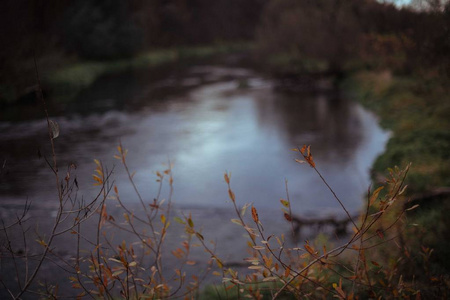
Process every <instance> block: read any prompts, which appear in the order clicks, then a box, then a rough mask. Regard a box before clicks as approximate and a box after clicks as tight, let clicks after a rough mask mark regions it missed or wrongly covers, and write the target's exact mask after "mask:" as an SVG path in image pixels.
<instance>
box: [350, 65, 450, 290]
mask: <svg viewBox="0 0 450 300" xmlns="http://www.w3.org/2000/svg"><path fill="white" fill-rule="evenodd" d="M343 89H344V90H345V91H346V92H347V93H348V95H349V96H350V97H352V98H353V99H355V100H356V101H359V102H361V103H362V104H363V105H364V106H366V107H367V108H369V109H370V110H372V111H374V112H375V113H376V114H377V115H378V116H379V118H380V122H381V125H382V126H383V127H384V128H386V129H388V130H390V131H391V132H392V137H391V139H390V140H389V142H388V144H387V147H386V151H385V152H384V153H383V154H382V155H381V156H380V157H378V159H377V160H376V162H375V164H374V166H373V174H372V176H373V179H374V181H375V182H377V181H379V180H380V179H381V178H384V176H385V175H386V174H387V173H388V169H389V168H392V167H394V166H396V165H397V166H400V167H404V166H406V165H407V164H408V163H412V165H411V169H410V171H409V173H408V176H407V178H406V183H407V184H408V192H407V196H406V199H405V200H408V199H412V200H413V201H414V203H412V204H410V205H409V206H412V205H414V204H419V205H420V206H419V208H418V209H417V210H415V211H414V213H413V214H410V215H409V216H408V217H409V219H408V223H409V224H418V225H419V226H412V227H406V228H404V230H405V231H404V238H405V243H406V244H408V247H409V249H410V253H412V255H413V259H412V260H411V262H412V263H411V264H410V265H409V267H410V269H411V272H412V274H416V273H418V272H417V269H415V268H417V266H418V265H421V266H423V265H424V263H425V262H424V257H425V256H423V255H422V254H423V249H424V248H423V247H428V248H430V249H433V251H434V252H433V253H430V254H431V256H430V258H429V260H428V262H427V263H431V265H430V266H429V268H430V270H429V272H431V273H433V276H434V277H435V278H440V277H439V276H444V277H445V274H447V272H448V270H450V263H449V261H450V250H449V249H450V243H449V242H448V240H447V239H446V238H445V237H446V236H448V234H449V233H450V222H449V219H448V216H447V213H446V212H447V211H448V209H450V197H449V196H448V195H445V193H444V194H441V195H438V194H437V196H433V193H434V194H436V191H439V190H442V189H443V188H446V187H449V186H450V120H449V119H448V116H449V115H450V85H449V84H448V78H446V77H443V76H438V75H437V74H435V73H432V72H428V73H416V74H414V75H410V76H395V75H393V74H392V73H391V72H390V71H378V72H369V71H359V72H355V73H353V74H352V75H351V76H349V78H348V79H347V80H346V81H345V82H344V83H343ZM422 275H423V274H422ZM447 280H448V278H447ZM430 284H432V283H431V282H430Z"/></svg>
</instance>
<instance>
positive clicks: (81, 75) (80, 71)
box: [43, 44, 251, 101]
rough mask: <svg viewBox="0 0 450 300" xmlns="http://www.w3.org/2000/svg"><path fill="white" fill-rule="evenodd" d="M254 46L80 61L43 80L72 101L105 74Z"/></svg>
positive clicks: (61, 97) (63, 98)
mask: <svg viewBox="0 0 450 300" xmlns="http://www.w3.org/2000/svg"><path fill="white" fill-rule="evenodd" d="M250 47H251V45H249V44H223V45H213V46H198V47H178V48H168V49H159V50H154V51H148V52H144V53H141V54H140V55H137V56H136V57H133V58H130V59H122V60H113V61H79V62H75V63H72V64H68V65H66V66H64V67H62V68H60V69H58V70H56V71H55V72H52V73H50V74H48V75H47V76H46V77H45V78H44V79H43V81H44V83H45V86H46V87H47V88H49V89H50V90H51V91H52V93H53V95H54V96H55V97H56V98H57V100H58V101H70V100H71V99H72V98H73V97H74V96H75V95H76V94H77V93H78V92H79V91H80V90H82V89H84V88H87V87H89V86H90V85H91V84H92V83H93V82H94V81H95V80H97V79H98V78H99V77H100V76H102V75H105V74H112V73H118V72H122V71H126V70H129V69H143V68H150V67H157V66H161V65H164V64H169V63H175V62H181V61H185V60H186V61H187V60H192V59H201V58H207V57H211V56H213V55H219V54H226V53H233V52H236V51H245V50H248V49H249V48H250Z"/></svg>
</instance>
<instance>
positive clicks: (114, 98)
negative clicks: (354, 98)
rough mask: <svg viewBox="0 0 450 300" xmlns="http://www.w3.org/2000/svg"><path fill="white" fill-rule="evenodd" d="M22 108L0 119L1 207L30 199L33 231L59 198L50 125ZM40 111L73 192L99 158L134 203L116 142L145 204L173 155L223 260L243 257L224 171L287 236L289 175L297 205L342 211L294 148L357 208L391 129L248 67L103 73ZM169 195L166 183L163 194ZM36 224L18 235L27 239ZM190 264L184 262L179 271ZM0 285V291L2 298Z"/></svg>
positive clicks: (82, 193)
mask: <svg viewBox="0 0 450 300" xmlns="http://www.w3.org/2000/svg"><path fill="white" fill-rule="evenodd" d="M23 111H24V112H26V113H27V116H26V117H24V116H23V115H22V117H21V118H19V120H17V118H16V120H15V121H6V118H5V119H4V120H1V121H0V145H1V147H0V159H1V162H2V168H1V175H0V216H1V217H2V219H4V220H6V223H8V221H11V219H14V218H15V215H16V214H17V213H18V212H20V209H21V208H22V207H23V205H24V203H25V202H26V201H31V203H32V206H31V209H30V211H29V213H28V216H29V221H28V224H29V225H31V226H30V228H36V226H35V225H36V224H38V226H39V227H38V228H36V231H37V232H43V233H44V234H45V233H46V232H47V233H48V232H49V230H50V228H51V226H52V224H53V218H52V217H54V216H55V215H56V210H57V207H58V200H57V191H56V188H55V180H54V176H53V174H52V171H51V169H50V168H49V167H48V165H47V163H46V160H45V157H46V158H47V159H48V160H51V152H50V149H49V142H48V137H47V127H46V126H47V123H46V121H45V120H44V119H43V118H42V117H36V115H42V113H41V112H40V111H41V108H39V107H34V108H33V107H31V108H30V107H28V108H27V109H24V110H23ZM49 111H50V114H51V119H52V120H53V121H56V122H57V123H58V124H59V127H60V136H59V137H57V138H56V139H55V140H54V141H55V150H56V154H57V158H58V165H59V170H60V172H61V174H65V170H66V168H67V166H68V165H69V164H74V165H76V166H77V168H76V170H74V173H73V174H72V178H73V176H76V178H77V182H78V186H79V190H78V192H77V195H78V199H84V200H85V201H89V200H92V199H93V198H94V197H95V195H97V193H98V190H99V187H98V186H94V180H93V178H92V174H93V173H94V169H95V163H94V159H98V160H100V161H101V162H102V164H103V165H104V166H105V167H106V168H107V169H108V170H112V172H113V173H112V177H111V178H112V180H113V181H114V183H115V184H116V185H117V187H118V189H119V192H120V196H121V199H122V201H123V202H124V203H125V204H126V205H127V206H129V207H131V210H134V211H136V212H139V210H140V208H139V201H138V198H137V196H136V193H135V192H134V191H133V188H132V186H131V185H130V184H129V182H128V180H127V176H126V174H125V172H124V169H123V166H122V165H121V164H120V162H119V161H118V160H117V159H115V158H113V156H114V155H115V154H117V149H116V147H117V145H118V144H119V142H121V143H122V145H123V147H124V148H126V149H128V155H127V161H128V166H129V168H130V170H131V171H132V172H135V175H134V181H135V183H136V185H137V187H138V189H139V191H140V193H141V194H142V195H143V198H144V201H146V202H151V201H152V199H153V198H154V197H156V194H157V191H158V183H157V182H156V179H157V177H156V172H157V171H163V170H164V169H166V168H167V165H168V163H169V161H170V163H171V164H173V168H172V172H173V178H174V193H173V198H172V201H173V204H174V206H173V207H174V208H175V212H174V214H178V215H179V216H182V215H183V214H188V213H191V214H192V217H193V219H194V220H195V222H196V226H200V227H201V228H203V229H202V233H203V235H204V236H205V239H215V241H216V243H217V254H218V255H219V256H220V257H222V258H223V259H225V261H228V262H230V261H231V262H233V261H237V262H241V261H242V258H243V257H242V255H244V256H245V255H246V254H245V253H246V243H245V239H242V237H241V234H237V233H239V232H240V233H242V229H241V228H239V226H237V225H235V224H233V223H231V222H230V219H231V218H236V216H235V215H234V213H233V208H232V204H231V203H230V201H229V199H228V192H227V186H226V184H225V182H224V178H223V174H224V172H229V173H231V185H232V188H233V190H234V192H235V194H236V199H237V203H238V204H239V205H240V206H242V205H243V204H244V203H253V204H254V206H255V207H257V208H258V212H259V214H260V217H261V219H262V222H263V223H264V224H265V226H266V232H267V235H269V234H272V233H276V234H280V233H285V232H289V230H290V226H289V224H288V223H286V221H285V220H283V214H282V212H281V204H280V202H279V200H280V199H281V198H286V197H287V195H286V187H285V181H286V180H287V182H288V190H289V198H290V200H291V203H292V210H293V213H294V214H296V215H299V216H318V217H324V216H330V215H333V216H341V217H342V216H343V215H344V213H343V211H342V209H341V207H340V205H339V204H338V203H337V201H336V200H335V199H334V197H333V196H332V194H331V193H330V191H329V190H328V189H327V188H326V186H325V185H324V184H323V183H322V182H321V179H320V178H319V176H318V175H317V174H316V173H315V172H314V170H313V169H312V168H310V167H309V166H308V165H306V164H301V165H300V164H298V163H296V162H295V161H294V159H295V158H299V157H298V153H296V152H293V151H292V150H291V149H292V148H294V147H296V146H301V145H303V144H311V149H312V153H313V156H314V160H315V162H316V166H317V169H318V170H319V171H320V172H321V173H322V174H323V176H324V177H325V179H326V180H327V182H328V184H329V185H330V186H331V187H332V188H333V190H334V191H335V192H336V194H337V195H338V197H339V198H340V199H341V201H342V202H343V203H344V205H345V206H346V207H347V209H348V210H349V212H350V213H351V214H355V213H357V212H358V211H359V210H360V209H361V208H362V207H363V197H364V194H366V191H367V188H368V187H369V185H370V180H369V171H370V167H371V165H372V163H373V161H374V159H375V158H376V157H377V155H379V154H380V153H381V152H382V151H383V149H384V147H385V144H386V142H387V139H388V137H389V134H388V133H387V132H385V131H383V130H382V129H381V128H380V127H379V126H378V123H377V119H376V117H375V116H374V115H373V114H372V113H370V112H368V111H366V110H365V109H363V108H362V107H361V106H360V105H358V104H356V103H353V102H351V101H348V100H346V99H345V98H342V97H339V95H338V94H336V93H332V92H326V93H314V94H311V93H288V92H282V91H278V90H277V89H276V84H275V82H274V81H273V80H272V79H270V78H266V77H264V76H262V75H260V74H258V73H255V72H253V71H251V70H248V69H240V68H229V67H219V66H197V67H191V68H188V69H182V70H175V71H170V72H162V73H161V74H159V73H157V72H156V74H155V70H147V71H143V70H142V71H132V72H131V71H130V72H125V73H122V74H116V75H111V76H105V77H103V78H100V79H99V80H98V81H97V82H95V83H94V85H93V86H92V87H90V88H89V89H87V90H85V91H83V92H82V93H80V95H78V97H77V99H75V101H74V102H71V103H70V104H59V105H56V104H52V103H51V101H49ZM3 113H5V112H3ZM3 115H4V114H3ZM30 116H31V118H29V117H30ZM167 195H168V187H167V182H164V188H163V190H162V196H161V198H164V197H167ZM108 201H113V200H108ZM108 203H109V202H108ZM108 207H109V210H110V211H109V212H110V213H112V214H115V216H116V218H118V217H120V216H121V213H120V210H119V211H117V208H114V204H112V205H109V206H108ZM115 209H116V211H115ZM94 222H95V221H94ZM86 224H87V225H86V227H87V228H88V230H87V232H86V231H85V232H86V234H87V235H89V233H90V232H89V231H93V232H95V230H90V229H89V226H91V227H94V226H95V224H90V225H89V222H87V223H86ZM175 225H176V224H175ZM175 225H172V226H171V228H172V229H173V232H172V231H171V232H172V233H171V235H169V237H168V239H167V249H169V248H170V249H175V248H176V247H178V246H177V245H178V244H179V242H180V237H181V236H183V229H182V227H176V226H175ZM141 229H142V230H146V229H145V228H141ZM18 230H19V231H14V229H13V231H12V232H11V233H10V237H12V240H13V244H14V243H16V245H17V246H15V247H16V249H20V248H21V247H22V248H23V245H21V237H22V235H21V232H20V228H19V229H18ZM33 232H34V231H33V230H30V231H28V232H27V234H28V235H30V237H29V238H30V241H33V240H34V239H35V236H34V233H33ZM91 233H92V232H91ZM113 234H117V236H118V238H117V240H118V242H119V243H120V242H121V241H122V239H123V240H129V239H130V236H129V234H128V233H127V232H118V233H113ZM3 239H4V236H3ZM128 242H133V240H129V241H128ZM74 243H75V244H74ZM30 244H32V245H29V246H28V247H29V249H28V250H26V252H27V253H34V252H39V251H41V249H40V248H39V245H38V244H37V243H35V244H33V243H30ZM74 245H76V241H75V240H74V235H70V234H67V235H62V236H58V238H57V239H55V242H54V244H53V247H54V249H53V250H52V251H53V252H55V253H58V255H59V256H58V257H60V258H62V259H63V260H65V261H71V259H72V258H73V257H74V255H75V248H76V247H75V248H74ZM85 246H86V247H88V248H89V247H90V245H88V244H87V245H85ZM191 259H193V260H194V261H197V262H202V261H203V262H204V261H205V260H207V259H208V258H207V257H206V258H205V255H204V253H203V252H202V251H200V252H199V253H193V254H192V257H191ZM165 261H166V262H167V264H166V267H167V268H168V269H171V270H174V269H175V268H176V267H175V266H176V264H177V263H178V262H177V261H176V260H174V258H173V257H172V256H171V255H170V253H169V252H167V256H165ZM244 269H245V268H244ZM199 270H200V269H199V268H198V267H196V266H193V268H192V269H191V271H188V273H189V272H191V273H190V274H198V272H199ZM1 271H2V273H3V272H5V273H4V274H6V273H11V272H14V267H13V264H8V262H6V260H5V264H4V266H3V267H2V270H1ZM55 272H60V269H59V268H58V267H56V266H55V265H53V264H51V263H45V264H44V265H43V266H42V273H41V274H40V275H39V279H40V280H41V281H45V280H48V281H49V282H54V281H55V280H56V281H57V282H58V283H59V284H60V289H61V291H63V293H64V294H67V295H72V294H73V293H74V292H76V291H74V290H73V289H71V284H70V283H68V280H67V277H68V276H69V275H67V276H59V277H58V278H56V279H55V277H54V274H55ZM11 274H12V273H11ZM5 278H6V277H5ZM8 278H9V277H8ZM9 279H10V280H11V281H10V282H8V280H9ZM9 279H8V280H7V282H6V283H7V285H11V286H12V288H13V290H14V289H15V288H14V286H15V283H14V279H13V278H9ZM16 288H17V287H16ZM3 292H5V291H0V296H5V295H6V292H5V293H3ZM31 298H32V297H31Z"/></svg>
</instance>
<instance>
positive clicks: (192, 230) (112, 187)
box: [0, 93, 432, 299]
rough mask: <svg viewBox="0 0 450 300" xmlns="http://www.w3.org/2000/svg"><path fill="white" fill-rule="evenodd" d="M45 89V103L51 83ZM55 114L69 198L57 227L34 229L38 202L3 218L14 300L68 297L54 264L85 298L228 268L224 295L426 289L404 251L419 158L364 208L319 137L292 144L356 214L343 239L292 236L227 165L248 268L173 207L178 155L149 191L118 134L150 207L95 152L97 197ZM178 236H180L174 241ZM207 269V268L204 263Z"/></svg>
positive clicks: (288, 213)
mask: <svg viewBox="0 0 450 300" xmlns="http://www.w3.org/2000/svg"><path fill="white" fill-rule="evenodd" d="M40 96H41V99H42V101H43V104H44V107H45V101H44V98H43V97H42V93H41V95H40ZM45 113H46V118H47V122H48V134H49V141H50V144H51V159H47V157H44V159H46V161H47V162H48V165H49V167H50V168H51V170H52V172H53V174H54V177H55V189H56V191H57V203H58V209H57V213H56V216H55V217H54V223H53V227H52V228H51V229H50V231H49V232H48V233H46V234H43V233H39V232H38V233H37V234H36V235H31V234H29V232H28V230H27V229H26V228H25V226H26V225H25V224H26V223H27V222H29V220H27V213H28V210H29V205H28V204H27V205H26V206H25V208H24V210H23V213H22V214H21V215H19V216H17V219H16V220H15V222H13V223H11V224H7V223H5V222H2V225H1V228H0V230H1V231H2V233H3V234H2V236H3V240H4V242H3V243H2V246H1V256H2V261H6V262H7V263H8V264H9V266H12V267H11V269H12V270H13V273H14V276H15V277H16V282H15V283H14V284H13V286H11V284H10V283H9V282H6V281H4V280H3V279H2V278H1V279H0V284H1V285H2V286H3V288H4V289H5V290H6V291H7V293H8V294H9V295H10V296H11V298H13V299H19V298H22V297H23V296H24V295H25V294H26V293H27V294H30V293H31V294H33V293H34V294H39V295H43V296H45V297H51V298H57V297H58V296H59V293H58V286H57V285H55V284H51V283H47V284H42V285H41V287H40V288H39V287H36V279H37V278H38V274H39V273H40V272H41V271H42V266H43V265H44V264H46V263H54V264H56V265H57V266H58V268H61V269H62V270H63V271H64V272H65V274H67V277H68V281H70V282H71V285H72V288H73V290H74V291H75V292H76V293H75V294H76V295H77V297H78V298H83V297H90V298H94V299H97V298H102V299H103V298H105V299H116V298H124V299H147V298H149V299H169V298H170V299H172V298H176V297H178V298H187V299H196V298H199V297H200V298H201V297H202V293H201V287H202V284H203V282H204V281H206V280H208V279H210V278H209V277H211V276H215V277H216V278H217V277H220V278H221V284H220V285H218V286H216V287H215V288H214V289H215V291H216V293H217V295H218V297H222V296H221V295H224V296H223V297H225V298H241V297H245V298H253V299H263V298H264V297H270V298H272V299H280V298H289V297H291V298H326V297H337V298H340V299H357V298H360V299H363V298H368V297H370V298H379V297H382V298H383V297H386V298H391V297H403V298H405V297H420V295H421V286H420V285H418V284H417V283H416V282H415V281H414V278H410V276H408V274H405V275H404V274H403V273H402V271H403V269H402V263H404V261H402V259H401V258H402V257H403V256H405V255H406V256H408V255H409V254H410V252H409V251H408V245H407V244H406V241H405V239H404V234H405V230H406V228H407V227H408V220H407V218H406V214H407V212H408V211H409V210H412V209H414V208H416V207H417V205H413V206H410V205H408V203H407V201H406V200H405V199H406V198H405V197H404V192H405V189H406V186H405V185H404V180H405V177H406V175H407V173H408V170H409V166H407V167H406V168H404V169H399V168H394V169H392V170H390V174H389V178H387V180H386V182H385V184H384V185H383V186H380V187H377V188H376V189H374V190H373V191H372V190H371V189H369V191H368V193H367V199H366V205H365V210H364V212H362V213H361V215H360V216H359V217H355V216H352V215H350V213H349V212H348V210H347V208H346V207H345V205H344V203H343V201H341V199H340V198H339V196H338V195H337V194H336V193H335V192H334V190H333V189H332V187H331V186H330V185H329V184H328V183H327V181H326V179H325V178H324V177H323V176H322V174H321V173H320V171H319V170H318V167H317V166H316V163H315V161H314V158H313V155H312V153H311V147H310V146H306V145H304V146H302V147H297V148H295V149H293V150H294V151H296V152H297V153H298V154H299V155H300V158H299V159H296V162H297V163H300V164H305V165H307V166H309V167H310V168H311V169H312V170H313V171H314V172H315V173H317V176H319V177H320V179H321V180H322V182H323V183H324V185H325V187H326V188H327V189H329V191H330V195H331V197H334V199H335V200H336V201H337V203H338V204H339V205H340V206H341V208H342V210H343V213H344V214H345V215H346V218H347V221H346V224H347V223H348V224H349V226H350V227H351V232H352V233H351V234H349V235H348V236H347V238H346V239H344V240H343V239H339V240H338V242H340V245H337V246H332V245H331V244H329V243H321V242H320V241H309V240H306V241H304V243H302V244H299V245H294V246H292V243H290V242H289V240H288V239H289V237H286V236H285V235H284V234H282V235H280V236H277V235H274V234H272V233H270V228H265V227H264V226H263V223H264V220H263V219H261V218H260V216H259V214H258V210H257V207H256V206H255V204H252V203H239V201H238V198H237V196H236V195H235V193H234V191H233V189H232V185H231V175H230V174H229V173H225V174H224V180H225V183H226V186H227V189H228V197H229V199H230V202H231V204H232V209H233V210H234V213H235V215H236V217H235V218H233V219H232V220H231V222H233V223H235V224H237V225H239V226H240V227H241V228H242V230H243V231H244V232H245V234H246V236H247V238H246V240H243V241H242V242H243V243H246V244H247V246H248V253H247V256H246V257H245V258H244V260H243V263H242V266H244V267H245V268H244V270H242V268H241V269H236V268H233V267H231V266H230V265H229V264H227V262H226V261H225V260H224V259H223V258H221V257H219V255H218V254H217V251H216V247H217V245H216V244H215V243H212V242H210V237H208V236H205V234H204V233H202V230H201V228H199V227H198V226H196V225H195V220H193V218H192V216H191V215H190V214H188V213H181V215H180V214H178V215H174V213H173V211H172V210H173V207H172V193H173V184H174V181H173V175H172V164H171V162H170V161H169V162H168V164H167V166H166V168H165V169H164V170H163V171H162V172H156V181H157V183H158V189H157V191H156V194H155V197H154V198H153V199H152V200H148V196H143V195H141V192H140V190H139V187H138V186H137V185H136V184H135V181H134V173H133V172H132V171H131V170H130V169H129V167H128V164H127V154H128V152H127V150H126V149H124V148H123V146H122V144H119V146H118V147H117V154H116V155H115V158H116V159H117V161H118V162H119V163H120V165H121V168H123V170H124V172H125V173H126V175H127V177H128V181H129V184H130V185H131V187H132V189H133V190H134V196H135V197H136V199H137V202H138V204H139V209H137V210H136V209H133V208H130V207H129V206H128V205H127V204H126V203H127V201H125V200H123V199H122V196H121V192H120V189H121V186H120V184H122V183H120V184H116V183H115V182H114V180H113V179H112V174H113V171H116V170H118V169H119V167H114V168H111V169H108V168H107V166H105V165H104V164H103V163H102V162H101V161H99V160H95V161H94V162H95V170H94V175H93V180H94V184H95V185H96V186H98V187H99V191H98V194H97V196H96V197H94V198H93V199H91V200H90V201H86V200H85V199H84V198H80V197H78V194H77V190H78V182H77V179H76V177H75V176H73V171H74V170H75V169H76V165H75V164H70V165H69V166H68V167H67V169H66V171H65V172H64V173H63V172H62V171H60V169H59V166H58V164H57V156H56V153H55V150H54V149H55V147H54V143H55V139H56V138H57V137H58V135H59V128H58V125H57V123H56V122H54V121H52V120H50V118H49V117H48V114H47V111H46V110H45ZM165 186H166V187H168V191H167V195H165V196H166V197H164V196H163V194H164V193H163V191H164V187H165ZM128 197H130V195H128ZM285 198H286V199H281V200H280V204H281V210H282V213H281V214H280V217H282V216H284V218H285V219H286V221H287V222H289V223H290V225H289V224H287V226H286V228H287V231H291V232H292V233H291V234H294V233H295V230H294V228H295V224H294V223H295V222H299V217H298V216H294V215H293V213H292V211H293V209H292V202H291V200H290V197H289V192H288V184H287V182H286V197H285ZM111 211H114V212H113V213H112V212H111ZM117 211H120V213H121V214H118V213H117ZM247 211H249V213H247ZM172 221H174V222H175V223H176V224H172ZM93 229H94V230H93ZM17 232H19V234H20V235H21V239H20V241H19V242H17V239H16V238H13V237H12V235H17ZM174 233H175V236H174ZM177 234H179V235H178V237H176V235H177ZM291 234H289V235H291ZM66 235H70V236H71V240H72V242H73V244H74V249H76V251H75V252H76V253H75V255H74V256H73V257H71V258H70V259H67V258H64V257H61V256H59V255H58V253H57V252H56V251H55V246H54V244H55V241H56V240H57V239H59V238H60V237H62V236H66ZM116 236H119V238H120V240H119V241H117V240H116V239H115V237H116ZM177 238H178V239H179V243H178V245H176V246H174V245H173V241H174V240H176V239H177ZM32 239H34V240H35V241H33V240H32ZM169 240H170V242H171V243H169ZM36 243H37V245H38V247H39V253H37V254H36V252H35V251H34V250H33V251H30V249H31V248H33V249H35V246H36ZM31 244H33V245H34V246H33V247H31ZM219 246H220V245H219ZM19 248H20V249H21V250H20V251H19V250H18V249H19ZM194 248H196V249H198V248H201V249H203V250H204V252H205V256H204V263H203V264H196V263H197V262H195V261H193V260H192V259H191V258H190V256H191V253H192V251H193V249H194ZM422 254H423V257H424V262H425V263H426V262H427V261H428V260H429V257H430V256H431V255H432V249H429V248H426V247H423V248H422ZM169 255H170V256H171V258H172V261H173V258H175V259H176V263H175V264H174V263H168V261H169V257H168V256H169ZM386 258H388V259H386ZM395 258H397V259H395ZM194 264H196V265H195V266H193V265H194ZM425 267H426V266H425ZM189 268H191V270H192V268H196V270H197V271H196V272H195V274H194V275H191V276H187V275H186V274H187V270H188V269H189ZM198 268H202V269H203V270H202V272H200V271H198ZM430 276H431V275H430ZM208 281H209V282H211V280H208Z"/></svg>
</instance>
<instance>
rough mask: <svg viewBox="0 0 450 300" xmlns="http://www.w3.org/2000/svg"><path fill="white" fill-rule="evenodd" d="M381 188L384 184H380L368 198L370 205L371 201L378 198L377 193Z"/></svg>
mask: <svg viewBox="0 0 450 300" xmlns="http://www.w3.org/2000/svg"><path fill="white" fill-rule="evenodd" d="M382 189H384V186H380V187H379V188H377V189H376V190H375V191H374V192H373V193H372V196H370V199H369V205H372V204H373V202H375V200H376V199H377V198H378V194H380V192H381V190H382Z"/></svg>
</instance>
